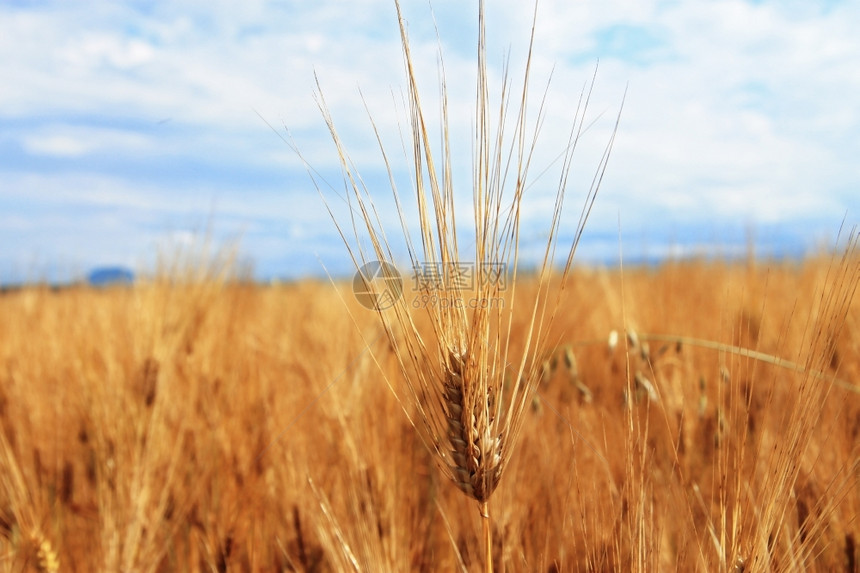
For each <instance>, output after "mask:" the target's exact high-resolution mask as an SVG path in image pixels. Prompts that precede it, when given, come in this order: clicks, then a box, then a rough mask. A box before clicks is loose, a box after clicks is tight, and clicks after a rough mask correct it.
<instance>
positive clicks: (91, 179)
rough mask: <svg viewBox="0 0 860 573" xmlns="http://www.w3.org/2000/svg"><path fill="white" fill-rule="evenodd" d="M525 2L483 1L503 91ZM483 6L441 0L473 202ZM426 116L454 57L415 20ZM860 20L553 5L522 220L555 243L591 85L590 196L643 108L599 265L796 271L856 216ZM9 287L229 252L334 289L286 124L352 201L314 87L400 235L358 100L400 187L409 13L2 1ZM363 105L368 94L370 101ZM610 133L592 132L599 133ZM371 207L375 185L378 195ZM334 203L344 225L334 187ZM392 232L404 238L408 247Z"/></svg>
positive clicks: (609, 194) (328, 239)
mask: <svg viewBox="0 0 860 573" xmlns="http://www.w3.org/2000/svg"><path fill="white" fill-rule="evenodd" d="M528 4H529V3H528V2H525V3H524V2H520V1H519V0H499V1H490V2H488V11H489V16H488V31H489V36H490V37H489V41H490V43H489V47H488V55H489V59H490V64H491V67H492V69H491V81H493V82H495V83H494V84H493V86H494V88H495V89H494V92H493V94H494V95H496V96H497V95H498V89H497V88H498V86H499V85H501V70H502V63H503V61H504V57H505V54H508V53H509V54H510V61H511V64H510V67H511V72H512V78H513V80H514V82H515V83H517V81H518V80H519V78H520V77H521V75H520V74H521V70H522V62H523V57H524V54H525V45H526V40H527V37H528V32H529V23H530V20H531V16H532V7H531V6H529V5H528ZM475 5H476V3H474V2H469V3H467V2H461V1H459V0H458V1H454V0H437V1H435V2H433V11H434V14H435V19H436V23H437V25H438V29H439V36H440V40H441V45H442V50H443V54H444V62H445V68H446V72H447V82H448V89H449V97H450V103H449V105H450V107H451V114H452V117H453V118H454V124H455V125H454V127H453V132H452V136H453V138H454V140H455V152H456V153H457V158H456V159H455V175H456V176H457V177H458V180H459V181H462V183H461V184H460V190H461V193H463V200H464V204H468V198H469V193H470V188H469V186H470V178H469V165H468V163H469V157H470V153H471V151H470V143H469V142H470V139H469V121H470V118H471V117H472V115H471V113H472V107H473V100H474V95H473V94H474V74H475V57H474V43H475V24H476V7H475ZM404 10H405V16H406V18H407V20H408V22H409V31H410V36H411V40H412V43H413V51H414V53H415V56H416V60H417V63H418V65H419V73H420V74H421V78H422V79H423V80H426V81H424V83H423V84H422V87H423V91H424V93H425V94H426V96H425V103H427V105H428V107H429V108H435V106H436V100H435V99H434V97H435V96H436V95H437V92H438V86H437V84H436V69H437V68H436V52H437V39H436V35H435V32H434V27H433V20H432V18H431V16H430V10H429V7H428V3H427V2H426V1H423V0H421V1H411V0H404ZM858 24H860V5H858V4H857V3H851V2H837V1H826V2H825V1H821V2H812V1H806V2H800V1H797V2H792V1H780V2H776V1H774V2H770V1H756V2H753V1H742V0H725V1H723V0H720V1H712V2H694V1H692V0H689V1H685V0H675V1H670V0H637V1H635V2H634V1H632V0H627V1H622V0H599V1H598V0H587V1H563V0H542V1H541V2H540V5H539V9H538V20H537V43H536V56H535V59H534V61H533V77H532V79H533V83H532V89H533V92H532V101H533V103H536V102H537V101H538V99H539V96H540V95H541V93H542V90H543V87H544V86H545V85H546V82H547V79H548V78H549V76H550V73H552V82H551V84H550V86H549V92H548V97H547V110H546V114H547V115H546V123H545V127H544V130H543V131H542V133H541V138H540V146H539V148H538V151H537V156H536V160H535V165H536V166H537V167H536V168H535V169H534V170H533V173H535V174H536V173H538V172H540V171H542V169H543V167H550V171H549V172H548V174H547V175H545V176H542V177H540V178H537V179H536V180H535V182H534V184H533V186H532V188H531V189H530V193H531V195H530V197H529V200H528V202H527V208H526V210H525V212H524V226H523V242H524V245H525V247H526V250H527V251H528V249H529V248H530V247H534V246H537V245H539V244H540V241H542V240H545V236H544V234H543V229H545V228H546V217H545V215H544V214H545V212H546V205H547V204H548V201H549V200H550V197H551V196H552V193H553V192H554V190H555V188H554V182H555V181H556V175H554V174H553V173H552V169H551V168H552V167H553V166H554V164H553V160H554V158H555V157H556V155H557V154H558V152H559V151H560V150H561V149H562V148H563V146H564V141H565V137H566V134H567V129H568V128H569V126H570V122H571V121H572V119H573V111H574V107H575V105H576V101H577V98H578V95H579V93H580V91H581V90H582V87H583V85H584V83H585V82H587V81H588V80H589V79H590V77H591V76H592V74H593V73H594V69H595V65H596V64H597V61H598V60H599V62H600V63H599V69H598V73H597V83H596V87H595V91H594V96H593V98H592V101H591V105H590V107H589V110H588V112H587V117H588V123H590V124H591V125H592V127H591V128H590V129H589V130H588V132H587V133H586V134H585V137H584V138H583V140H582V142H581V143H580V147H579V149H578V151H577V155H576V165H575V171H574V177H573V180H572V182H571V184H570V186H569V188H568V197H569V199H568V205H569V206H570V209H569V211H570V212H569V214H568V215H567V216H566V219H565V225H564V229H565V230H567V231H568V232H569V230H570V229H571V228H572V227H573V226H574V225H575V221H576V218H577V216H578V208H579V205H580V204H581V201H582V199H583V198H584V196H585V187H586V185H587V181H588V180H589V179H590V177H591V175H592V174H593V169H594V167H595V166H596V164H597V159H598V157H599V155H600V153H601V152H602V150H603V147H604V145H605V143H606V141H607V138H608V137H609V133H610V131H611V128H612V125H613V123H614V120H615V116H616V114H617V112H618V109H619V105H620V103H621V100H622V97H623V94H624V91H625V88H626V89H627V99H626V102H625V106H624V110H623V113H622V118H621V126H620V130H619V133H618V137H617V140H616V145H615V149H614V154H613V157H612V160H611V162H610V166H609V170H608V172H607V175H606V178H605V180H604V183H603V187H602V190H601V193H600V195H599V197H598V200H597V203H596V206H595V209H594V212H593V214H592V218H591V220H590V222H589V225H588V227H587V230H586V235H585V236H584V238H583V243H582V247H581V250H580V253H579V254H580V257H581V259H582V260H586V261H587V260H591V261H611V260H614V258H615V257H617V254H618V252H619V230H618V227H619V220H620V225H621V248H623V252H624V255H625V257H628V258H630V259H637V258H641V257H662V256H666V255H679V254H685V253H696V252H721V253H727V254H731V253H735V252H742V251H743V250H744V249H745V248H746V242H747V239H748V237H753V238H754V240H755V241H756V244H757V248H758V251H759V252H760V253H763V254H779V253H784V252H791V253H799V252H804V251H806V250H809V249H812V248H815V247H816V246H819V245H821V244H822V242H827V241H832V240H833V239H834V237H835V235H836V233H837V231H838V229H839V225H840V223H841V222H842V220H843V218H846V217H847V222H848V223H849V224H853V223H856V222H857V220H858V213H860V161H857V157H860V104H858V100H857V94H858V93H860V39H858V36H857V34H856V28H857V26H858ZM0 50H2V51H0V53H2V54H3V56H2V58H0V77H2V78H3V82H2V87H0V245H2V246H0V282H18V281H23V280H33V279H41V278H47V279H50V280H69V279H73V278H76V277H80V276H83V275H84V274H86V272H87V271H88V270H89V269H91V268H93V267H95V266H99V265H124V266H128V267H131V268H133V269H136V270H140V269H146V268H151V266H152V265H153V263H154V261H155V258H156V253H157V252H159V251H161V252H170V251H171V250H172V249H176V248H180V247H184V246H187V245H188V244H190V243H193V242H194V241H195V240H197V239H195V237H200V236H202V235H204V234H205V233H206V232H207V229H208V230H209V232H210V233H211V236H212V237H213V239H214V242H215V243H216V244H226V243H231V242H237V241H238V245H239V250H240V256H241V257H242V259H243V260H245V261H250V262H252V263H253V265H254V268H255V272H256V274H257V276H258V277H261V278H267V277H273V276H284V277H299V276H305V275H317V276H321V275H324V271H323V270H322V266H321V265H323V264H324V265H325V266H326V268H328V269H329V270H330V271H332V272H334V273H343V272H346V270H347V269H348V259H347V257H346V254H345V250H344V248H343V246H342V244H341V243H340V239H339V237H338V235H337V233H336V230H335V228H334V225H333V224H332V222H331V220H330V218H329V216H328V214H327V212H326V210H325V208H324V206H323V203H322V201H321V200H320V197H319V195H318V194H317V192H316V191H315V189H314V187H313V185H312V184H311V182H310V180H309V178H308V176H307V174H306V172H305V170H304V167H303V166H302V163H301V161H299V159H298V158H297V157H296V155H295V153H293V152H292V151H291V150H290V149H289V147H288V146H287V145H285V144H284V142H283V141H281V140H280V139H279V137H278V135H276V134H275V133H273V132H272V131H271V129H270V128H269V127H268V126H267V125H266V122H264V121H263V119H261V118H260V116H262V118H264V119H265V120H266V121H267V122H269V123H271V124H272V125H274V126H275V127H276V128H278V129H279V131H280V132H281V133H284V126H286V127H288V128H289V130H290V133H291V135H292V137H293V139H294V141H295V142H296V144H297V145H298V146H299V148H300V149H301V151H302V153H303V154H304V156H305V158H306V159H307V160H308V161H309V162H310V163H311V164H312V166H313V167H314V169H316V170H317V171H319V173H321V174H322V176H323V177H324V178H325V180H326V181H327V182H328V183H329V184H331V185H332V187H333V189H334V190H337V189H338V185H340V184H341V179H340V172H339V169H338V165H337V156H336V154H335V152H334V148H333V147H332V144H331V141H330V138H329V136H328V133H327V131H326V128H325V124H324V122H323V120H322V117H321V115H320V113H319V111H318V109H317V107H316V104H315V101H314V91H315V83H314V73H315V72H316V74H317V75H318V77H319V79H320V82H321V85H322V89H323V93H324V96H325V98H326V100H327V102H328V104H329V106H330V108H331V110H332V115H333V116H334V119H335V122H336V124H337V127H338V129H339V130H340V131H341V134H342V135H343V137H344V139H345V140H346V142H347V145H348V146H349V148H350V150H351V153H352V155H353V158H354V160H355V161H356V163H357V164H358V166H359V168H360V169H361V172H362V174H363V176H364V178H365V181H366V182H367V183H368V185H369V186H370V187H371V188H373V189H374V194H375V195H376V194H377V193H378V195H379V205H380V208H381V209H382V210H383V217H384V218H386V219H387V220H390V221H391V222H392V223H393V222H394V221H395V219H394V215H393V213H392V212H391V209H390V203H389V202H388V201H387V197H388V195H389V192H388V184H387V179H386V178H385V177H384V172H383V169H382V167H383V166H382V163H381V158H380V156H379V153H378V150H377V149H376V147H375V144H374V140H373V136H372V131H371V127H370V123H369V119H368V116H367V113H366V112H365V110H364V106H363V103H362V94H363V97H364V100H365V101H366V102H367V106H368V108H369V109H370V113H371V114H372V116H373V119H374V120H375V121H376V122H377V123H378V125H379V127H380V130H381V132H382V136H383V139H384V140H385V142H386V146H387V149H388V150H389V151H390V152H392V157H393V158H394V160H395V169H396V170H397V171H398V172H399V173H405V169H406V167H407V161H406V159H405V158H404V157H403V155H402V153H400V152H399V149H400V148H399V145H400V143H399V131H398V130H399V126H402V125H405V124H404V121H405V115H404V113H403V109H402V106H401V105H400V103H399V102H400V101H401V100H400V98H401V94H402V90H403V87H404V85H405V83H404V80H403V74H402V60H401V55H400V47H399V37H398V32H397V27H396V20H395V15H394V7H393V0H350V1H345V0H339V1H334V0H321V1H318V2H306V1H298V0H283V1H272V2H262V1H258V2H254V1H249V2H243V3H234V2H202V1H190V0H180V1H174V2H169V3H168V2H125V3H115V2H111V3H108V2H103V3H78V2H39V1H32V2H23V1H22V2H11V3H10V2H5V3H3V4H2V5H0ZM359 89H360V90H361V94H360V93H359ZM592 120H593V124H592V123H591V122H592ZM377 190H378V191H377ZM325 192H326V194H327V196H328V197H329V199H330V200H331V201H332V202H333V204H334V205H335V208H336V209H337V205H338V198H337V194H336V193H335V191H333V190H332V189H327V190H326V191H325ZM393 230H396V228H393Z"/></svg>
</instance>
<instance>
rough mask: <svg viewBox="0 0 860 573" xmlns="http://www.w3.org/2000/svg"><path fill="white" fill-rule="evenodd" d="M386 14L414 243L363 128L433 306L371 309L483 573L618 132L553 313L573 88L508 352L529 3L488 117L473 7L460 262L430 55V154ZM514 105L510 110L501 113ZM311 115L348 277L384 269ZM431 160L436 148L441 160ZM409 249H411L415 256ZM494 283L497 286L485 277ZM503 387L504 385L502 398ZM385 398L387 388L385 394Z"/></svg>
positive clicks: (367, 209) (526, 168) (346, 165)
mask: <svg viewBox="0 0 860 573" xmlns="http://www.w3.org/2000/svg"><path fill="white" fill-rule="evenodd" d="M394 6H395V9H396V13H397V19H398V26H399V31H400V38H401V48H402V53H403V61H404V67H405V71H406V81H407V88H406V100H407V104H408V109H409V122H408V128H409V131H408V134H407V137H406V138H405V139H406V144H407V148H408V152H407V154H409V155H411V157H410V159H411V172H412V173H411V178H412V185H413V189H412V190H413V192H414V198H415V202H416V205H417V211H418V221H417V226H418V229H417V232H418V234H419V236H420V241H413V239H412V236H411V231H410V225H409V223H408V222H407V218H406V215H405V213H404V212H403V209H402V207H401V205H402V204H403V203H402V202H401V201H400V198H399V195H398V191H397V187H396V185H395V184H394V181H395V177H394V172H393V169H392V166H391V163H390V161H389V158H388V155H387V154H386V152H385V149H384V146H383V145H382V142H381V138H380V135H379V133H378V131H377V129H376V125H375V124H374V123H373V120H372V119H371V124H372V125H373V129H374V132H375V134H376V137H377V141H378V142H379V148H380V152H381V153H382V157H383V159H384V161H385V165H386V169H387V170H388V175H389V180H390V181H391V187H392V192H393V194H394V200H395V205H396V208H397V211H398V215H399V218H400V223H401V228H402V231H403V240H404V242H405V244H406V248H407V251H408V253H409V256H410V262H411V264H412V266H413V268H414V269H427V268H429V269H432V270H433V271H434V275H433V277H432V278H433V280H431V281H426V282H425V281H421V280H418V281H416V282H418V283H419V284H418V287H417V295H418V298H416V300H424V301H425V302H426V301H432V302H431V303H430V304H424V305H420V304H419V305H418V308H410V304H409V303H410V302H413V301H407V300H406V299H405V298H401V299H400V300H398V301H396V302H395V304H394V305H393V306H392V307H391V308H390V309H389V310H384V311H383V310H378V316H379V319H380V321H381V322H382V324H383V326H384V328H385V331H386V333H387V334H388V336H389V341H390V346H391V348H392V349H393V351H394V354H395V356H396V358H397V360H398V363H399V365H400V368H401V371H402V374H403V377H404V380H405V383H406V384H405V387H406V394H407V398H408V399H407V400H402V401H401V403H408V405H409V409H408V410H407V412H406V413H407V416H409V419H410V421H412V422H413V426H414V427H415V428H416V430H418V433H419V435H421V438H422V440H423V441H424V444H425V445H426V446H427V447H428V448H429V449H430V451H431V453H433V454H434V459H435V461H436V464H437V465H438V467H439V468H440V469H441V470H442V472H443V473H444V474H445V475H446V476H447V477H448V478H449V479H451V481H452V482H453V483H454V484H455V485H456V486H457V488H458V489H459V490H460V491H462V492H463V493H465V494H466V495H467V496H469V497H470V498H472V499H473V500H475V501H477V502H478V505H479V510H480V514H481V516H482V517H483V518H484V519H483V520H482V521H483V527H484V537H485V548H486V554H485V567H486V568H487V570H492V554H491V549H492V540H491V536H490V532H491V529H490V523H489V501H490V498H491V496H492V494H493V492H494V491H495V490H496V488H497V487H498V485H499V483H500V482H501V478H502V476H503V474H504V470H505V468H506V466H507V463H508V460H509V459H510V456H511V454H512V452H513V451H514V447H515V444H516V440H517V436H518V434H519V432H520V428H521V427H522V423H523V419H524V417H525V413H526V412H527V411H528V410H529V409H530V408H531V405H532V404H533V403H534V397H535V396H534V392H535V390H536V387H537V385H538V383H539V381H540V379H541V376H540V373H541V369H540V363H541V359H540V358H539V357H541V356H542V355H543V354H544V350H545V348H546V347H547V337H548V332H549V326H550V324H551V323H552V321H553V319H554V317H555V313H556V310H557V308H558V307H559V304H560V302H561V291H562V290H563V287H564V282H565V281H566V280H567V277H568V274H569V270H570V267H571V264H572V260H573V256H574V253H575V251H576V247H577V245H578V243H579V240H580V238H581V237H582V232H583V228H584V225H585V222H586V220H587V219H588V215H589V213H590V212H591V208H592V206H593V204H594V200H595V197H596V194H597V190H598V188H599V186H600V183H601V181H602V179H603V175H604V173H605V170H606V167H607V164H608V160H609V155H610V152H611V149H612V144H613V142H614V134H615V130H617V127H618V122H617V121H616V124H615V130H614V131H613V135H612V137H611V138H610V140H609V142H608V144H607V146H606V148H605V150H604V153H603V156H602V158H601V160H600V162H599V164H598V167H597V170H596V172H595V175H594V178H593V180H592V183H591V186H590V188H589V190H588V195H587V197H586V200H585V202H584V206H583V209H582V212H581V214H580V218H579V221H578V223H577V226H576V229H575V232H574V238H573V240H572V244H571V246H570V249H569V251H568V253H567V258H566V260H565V263H564V267H563V272H562V277H561V283H562V285H561V288H560V289H558V294H557V296H556V298H555V300H554V302H551V301H550V283H551V282H552V279H553V275H554V273H555V254H556V247H557V240H558V235H559V229H560V228H561V219H562V211H563V205H564V195H565V190H566V186H567V181H568V176H569V173H570V169H571V165H572V157H573V153H574V151H575V149H576V146H577V144H578V142H579V140H580V137H581V135H582V134H583V132H584V129H585V110H586V109H587V107H588V102H589V99H590V96H591V89H592V88H593V86H594V78H592V83H591V86H590V87H588V86H587V87H586V88H585V89H583V92H582V94H581V95H580V98H579V102H578V105H577V108H576V114H575V116H574V120H573V122H572V127H571V131H570V135H569V139H568V141H567V144H566V147H565V148H564V150H563V152H562V154H561V156H560V158H561V161H560V162H559V179H558V187H557V190H556V194H555V199H554V206H553V209H552V212H551V214H550V221H549V225H550V228H549V238H548V241H547V245H546V248H545V249H544V251H543V254H542V260H541V263H540V271H539V273H538V276H537V279H536V280H537V283H538V289H537V293H536V295H535V297H534V299H531V300H528V299H526V303H525V304H526V308H527V311H526V316H527V317H528V321H527V326H526V328H525V334H524V337H523V338H524V341H523V342H522V344H520V346H521V347H518V348H517V350H516V352H514V351H513V350H512V348H511V333H512V331H513V312H514V311H513V308H514V307H515V306H517V305H518V304H519V295H518V293H517V282H518V272H519V237H520V235H519V233H520V223H521V221H520V217H521V215H522V212H523V210H522V207H523V200H524V196H525V192H526V189H527V188H528V186H529V184H530V183H531V182H532V179H531V178H530V174H529V172H530V168H531V165H532V162H533V160H534V155H535V149H536V144H537V140H538V135H539V133H540V128H541V125H542V123H543V120H544V118H545V113H546V112H545V109H544V106H545V103H546V93H544V97H543V99H542V100H541V101H540V103H539V106H538V113H537V118H536V119H535V120H534V121H530V120H529V119H527V118H528V117H529V113H527V111H528V110H529V105H528V101H529V84H530V82H531V76H530V74H531V65H532V57H533V50H534V45H535V37H536V29H537V4H535V12H534V19H533V21H532V25H531V33H530V37H529V44H528V54H527V58H526V63H525V69H524V72H523V82H522V87H521V92H520V94H519V98H518V99H517V97H513V98H512V97H510V95H509V93H510V92H511V83H510V81H509V78H508V75H507V70H505V73H504V80H503V85H502V92H501V97H500V102H499V104H498V107H497V108H494V106H493V104H491V102H490V95H489V94H490V90H489V85H488V84H489V82H488V76H489V74H488V69H487V61H486V26H485V6H484V2H483V0H481V1H479V3H478V41H477V64H478V70H477V95H476V109H475V124H474V125H475V127H474V130H475V132H474V143H473V157H472V182H471V184H472V210H473V212H472V213H471V214H472V215H473V217H474V245H475V246H474V258H473V259H472V260H468V259H469V257H464V253H463V252H461V250H460V247H459V244H460V243H458V236H457V224H456V219H457V218H456V215H457V213H456V205H457V204H458V203H457V202H456V201H455V184H454V180H453V176H452V168H451V165H452V159H451V155H452V147H451V144H450V141H449V120H448V113H447V110H448V103H447V91H446V80H445V73H444V61H443V59H442V57H441V49H440V56H439V68H440V69H439V77H440V83H441V85H440V88H441V89H440V93H441V105H440V107H441V122H442V125H441V126H440V127H441V129H439V133H441V142H439V145H434V141H433V137H432V136H431V129H430V128H429V127H428V121H427V115H426V114H425V108H424V106H423V104H422V99H421V92H420V90H419V87H418V84H419V82H418V73H417V71H416V66H415V65H414V62H413V57H412V51H411V47H410V43H409V38H408V34H407V25H406V21H405V19H404V16H403V12H402V10H401V5H400V2H399V1H398V0H394ZM440 45H441V42H440ZM512 101H513V103H514V105H515V106H518V107H517V108H515V109H513V110H510V109H509V104H510V103H511V102H512ZM318 103H319V105H320V110H321V112H322V114H323V117H324V118H325V121H326V125H327V126H328V129H329V131H330V134H331V136H332V139H333V141H334V143H335V147H336V149H337V153H338V157H339V159H340V164H341V169H342V171H343V174H344V182H345V187H346V189H347V197H346V202H347V204H348V208H349V216H350V223H351V225H352V228H351V229H349V228H348V227H347V229H346V230H344V227H342V226H341V225H340V224H339V222H338V221H337V218H336V217H334V215H333V211H332V209H330V208H329V213H330V214H332V218H333V219H334V222H335V225H336V226H337V228H338V232H339V233H340V235H341V237H342V238H343V239H344V242H345V243H346V247H347V250H348V251H349V254H350V257H351V258H352V260H353V262H354V263H355V264H356V267H357V268H359V266H360V264H363V263H365V262H366V261H369V260H373V259H377V260H383V261H384V260H388V261H391V252H392V250H391V248H390V246H389V242H388V238H387V237H386V235H385V232H384V228H383V225H382V223H381V218H380V216H379V214H378V212H377V210H376V208H375V206H374V203H373V199H372V197H371V194H370V193H369V191H368V189H367V188H366V187H365V185H364V183H363V182H362V180H361V178H360V176H359V175H358V173H357V172H356V169H355V166H354V165H353V163H352V161H351V160H350V158H349V155H348V153H347V151H346V150H345V148H344V145H343V143H342V141H341V139H340V137H339V136H338V133H337V130H336V129H335V125H334V121H333V120H332V118H331V115H330V113H329V110H328V108H327V106H326V104H325V99H324V98H323V96H322V93H321V92H320V93H319V95H318ZM622 104H623V102H622ZM509 113H513V114H514V115H515V119H514V120H513V122H508V121H507V118H508V115H509ZM619 115H620V114H619ZM493 118H497V121H498V124H497V125H493V121H492V119H493ZM508 124H510V125H508ZM506 129H508V130H509V132H510V133H508V132H506ZM433 131H434V132H435V130H433ZM437 149H441V158H440V157H438V155H437V152H436V150H437ZM323 199H324V200H325V196H323ZM327 206H328V204H327ZM363 233H366V234H367V235H368V236H369V238H370V248H365V246H364V245H363V244H362V242H361V241H359V240H358V238H359V236H360V235H362V234H363ZM347 236H353V237H354V238H355V240H354V241H349V240H347ZM414 245H420V248H415V246H414ZM467 264H468V265H472V267H471V268H472V270H473V272H474V280H475V283H476V284H469V285H464V284H463V283H462V282H461V280H460V271H461V269H462V267H463V265H467ZM499 274H501V276H500V277H499V276H497V275H499ZM508 285H509V286H510V288H509V289H507V286H508ZM472 300H475V301H478V304H477V305H476V306H470V304H467V302H466V301H472ZM493 301H496V302H498V303H496V304H494V303H493ZM499 301H500V302H499ZM419 324H420V325H421V326H419ZM395 333H398V334H396V335H395ZM506 379H509V380H512V381H513V382H512V383H511V384H510V385H509V386H506V385H505V380H506ZM389 386H393V385H392V384H390V383H389ZM398 399H400V397H399V396H398Z"/></svg>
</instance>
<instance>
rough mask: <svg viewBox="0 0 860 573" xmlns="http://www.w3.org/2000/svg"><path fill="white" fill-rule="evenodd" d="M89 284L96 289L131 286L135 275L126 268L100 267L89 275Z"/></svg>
mask: <svg viewBox="0 0 860 573" xmlns="http://www.w3.org/2000/svg"><path fill="white" fill-rule="evenodd" d="M87 282H88V283H89V284H90V285H92V286H96V287H101V286H109V285H130V284H132V283H133V282H134V273H133V272H131V271H130V270H129V269H127V268H125V267H98V268H96V269H93V270H92V271H91V272H90V274H89V275H87Z"/></svg>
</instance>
